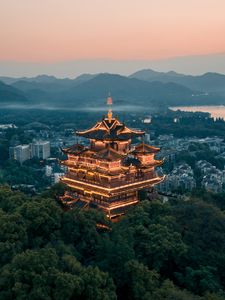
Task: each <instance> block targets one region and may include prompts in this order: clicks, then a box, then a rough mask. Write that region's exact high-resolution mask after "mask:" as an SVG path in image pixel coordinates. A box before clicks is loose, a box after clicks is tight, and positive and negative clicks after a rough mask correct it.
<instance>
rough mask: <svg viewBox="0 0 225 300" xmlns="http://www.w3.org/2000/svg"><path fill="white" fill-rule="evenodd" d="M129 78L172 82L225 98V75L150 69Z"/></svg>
mask: <svg viewBox="0 0 225 300" xmlns="http://www.w3.org/2000/svg"><path fill="white" fill-rule="evenodd" d="M130 78H136V79H140V80H145V81H149V82H152V81H160V82H174V83H177V84H181V85H184V86H186V87H188V88H190V89H194V90H198V91H201V92H205V93H213V94H214V95H219V96H225V75H223V74H218V73H210V72H209V73H205V74H203V75H199V76H191V75H184V74H179V73H176V72H173V71H170V72H166V73H164V72H156V71H153V70H151V69H148V70H141V71H138V72H136V73H133V74H132V75H130Z"/></svg>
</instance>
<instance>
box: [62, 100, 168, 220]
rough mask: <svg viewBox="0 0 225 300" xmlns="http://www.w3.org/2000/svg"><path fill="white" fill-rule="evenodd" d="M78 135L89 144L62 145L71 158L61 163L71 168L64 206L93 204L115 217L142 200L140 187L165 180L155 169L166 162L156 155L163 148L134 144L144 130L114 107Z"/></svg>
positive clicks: (110, 216)
mask: <svg viewBox="0 0 225 300" xmlns="http://www.w3.org/2000/svg"><path fill="white" fill-rule="evenodd" d="M108 103H109V104H110V103H111V100H110V101H108ZM77 135H78V136H79V137H83V138H86V139H88V140H89V146H87V147H85V146H84V145H83V144H75V145H73V146H72V147H69V148H65V149H63V151H64V153H65V154H67V157H68V159H67V160H65V161H61V164H63V165H66V166H67V168H68V171H67V173H66V174H65V175H64V176H63V177H62V178H61V181H62V182H63V183H65V184H66V185H67V187H68V191H67V192H66V193H65V194H64V196H63V197H61V198H60V200H61V201H62V203H63V204H64V205H65V206H67V207H70V208H72V207H80V208H82V207H93V208H97V209H100V210H102V211H103V212H104V213H105V214H106V215H107V216H108V217H109V218H114V217H117V216H120V215H122V214H124V213H125V212H126V211H127V209H128V208H130V207H132V206H134V205H136V204H137V203H138V202H139V196H138V191H139V190H142V189H149V190H152V187H153V186H154V185H156V184H158V183H160V182H161V181H163V179H164V176H163V175H162V176H159V175H158V174H157V172H156V170H155V167H157V166H159V165H161V164H162V163H163V160H156V159H155V158H154V156H155V154H156V153H157V152H159V150H160V149H159V148H156V147H153V146H150V145H148V144H145V143H144V142H140V143H139V144H138V145H136V146H132V144H131V142H132V139H133V138H135V137H136V138H137V137H142V136H144V131H138V130H132V129H130V128H128V127H127V126H126V125H125V124H124V123H121V122H120V121H119V119H118V118H116V117H113V115H112V110H111V109H109V111H108V115H107V117H103V119H102V121H100V122H97V123H96V124H95V125H94V126H93V127H92V128H90V129H88V130H85V131H78V132H77Z"/></svg>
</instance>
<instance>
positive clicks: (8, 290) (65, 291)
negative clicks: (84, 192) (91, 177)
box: [0, 186, 225, 300]
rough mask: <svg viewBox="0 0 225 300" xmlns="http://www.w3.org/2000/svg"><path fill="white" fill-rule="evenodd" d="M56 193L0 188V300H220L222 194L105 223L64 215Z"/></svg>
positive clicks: (144, 206)
mask: <svg viewBox="0 0 225 300" xmlns="http://www.w3.org/2000/svg"><path fill="white" fill-rule="evenodd" d="M60 189H61V187H59V189H58V188H57V187H54V189H52V190H51V191H49V192H45V193H44V194H42V195H40V196H35V197H28V196H26V195H24V194H23V193H20V192H15V191H11V190H10V188H9V187H8V186H1V187H0V215H1V216H0V267H1V269H0V299H4V300H5V299H6V300H7V299H33V300H35V299H38V300H41V299H56V300H61V299H62V300H67V299H78V300H79V299H97V300H98V299H99V300H102V299H130V300H133V299H134V300H139V299H140V300H141V299H146V300H147V299H156V300H163V299H171V300H172V299H173V300H174V299H175V300H176V299H181V300H186V299H187V300H192V299H199V300H203V299H206V300H207V299H208V300H223V299H225V293H224V292H225V234H224V232H225V215H224V211H223V208H224V207H225V206H224V202H225V196H224V195H213V194H209V193H207V194H202V193H199V194H196V195H193V196H192V197H191V198H190V200H188V201H183V200H182V201H181V200H176V201H175V200H173V201H169V202H166V203H162V202H161V201H159V200H157V201H152V202H150V201H142V202H141V203H140V204H139V205H138V206H137V207H136V208H134V209H132V210H131V211H130V212H129V213H128V214H127V215H126V216H124V217H122V218H121V221H120V222H117V223H111V222H110V221H109V220H108V219H106V218H105V216H104V215H103V214H102V213H101V212H99V211H96V210H91V209H90V210H82V211H81V210H77V209H74V210H70V211H63V210H62V209H61V207H60V206H59V204H58V203H57V201H56V200H55V197H54V194H55V193H56V191H57V190H60ZM98 224H101V225H105V227H101V226H98Z"/></svg>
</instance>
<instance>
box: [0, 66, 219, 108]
mask: <svg viewBox="0 0 225 300" xmlns="http://www.w3.org/2000/svg"><path fill="white" fill-rule="evenodd" d="M109 92H110V93H111V94H112V96H113V98H114V103H115V104H117V105H140V106H146V107H151V106H156V107H162V106H163V107H167V106H176V105H204V104H207V105H209V104H210V105H217V104H225V75H222V74H218V73H205V74H203V75H200V76H192V75H184V74H180V73H176V72H174V71H170V72H157V71H154V70H151V69H148V70H141V71H138V72H135V73H133V74H131V75H130V76H121V75H118V74H108V73H101V74H82V75H80V76H78V77H77V78H75V79H70V78H64V79H59V78H56V77H54V76H47V75H39V76H37V77H33V78H27V77H22V78H11V77H3V76H2V77H0V103H1V104H15V103H17V104H30V105H39V104H43V105H50V106H59V107H64V106H67V107H68V106H69V107H70V106H71V107H90V106H91V107H93V106H102V105H103V104H104V103H105V98H106V97H107V95H108V93H109Z"/></svg>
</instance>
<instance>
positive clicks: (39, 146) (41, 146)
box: [31, 141, 50, 159]
mask: <svg viewBox="0 0 225 300" xmlns="http://www.w3.org/2000/svg"><path fill="white" fill-rule="evenodd" d="M31 153H32V157H38V158H41V159H46V158H48V157H49V156H50V142H48V141H36V142H33V143H32V144H31Z"/></svg>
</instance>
